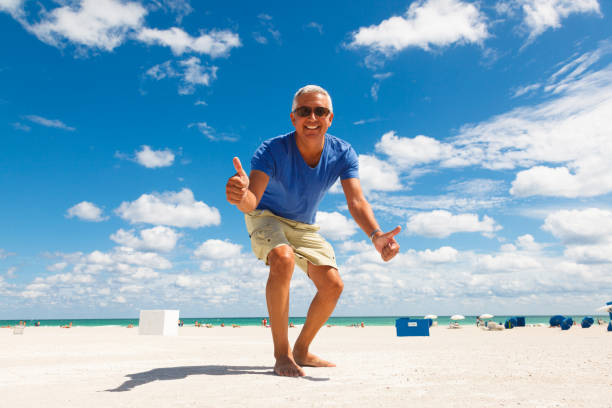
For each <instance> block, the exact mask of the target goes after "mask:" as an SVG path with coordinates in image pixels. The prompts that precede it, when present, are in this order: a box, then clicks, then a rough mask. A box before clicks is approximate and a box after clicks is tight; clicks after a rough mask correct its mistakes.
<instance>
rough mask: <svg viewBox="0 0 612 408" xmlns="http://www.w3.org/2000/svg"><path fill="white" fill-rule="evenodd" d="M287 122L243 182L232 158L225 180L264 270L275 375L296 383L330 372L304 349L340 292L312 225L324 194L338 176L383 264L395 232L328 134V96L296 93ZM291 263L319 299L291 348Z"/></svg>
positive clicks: (347, 150) (310, 89)
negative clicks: (383, 226)
mask: <svg viewBox="0 0 612 408" xmlns="http://www.w3.org/2000/svg"><path fill="white" fill-rule="evenodd" d="M290 117H291V123H293V126H294V127H295V131H294V132H291V133H289V134H286V135H283V136H279V137H275V138H273V139H270V140H267V141H265V142H264V143H262V145H261V146H260V147H259V148H258V149H257V151H256V152H255V154H254V155H253V158H252V160H251V174H250V175H249V176H247V174H246V172H245V171H244V170H243V169H242V165H241V163H240V159H238V158H237V157H234V167H235V169H236V174H235V175H234V176H232V177H231V178H230V179H229V180H228V182H227V185H226V196H227V200H228V201H229V202H230V203H231V204H234V205H235V206H236V207H238V209H239V210H240V211H242V212H243V213H245V223H246V227H247V231H248V233H249V236H250V237H251V246H252V248H253V252H254V253H255V255H256V256H257V257H258V258H259V259H261V260H263V261H265V262H266V264H267V265H270V274H269V276H268V282H267V284H266V300H267V304H268V313H269V316H270V326H271V328H272V330H271V331H272V340H273V342H274V357H275V358H276V364H275V365H274V372H275V373H276V374H278V375H282V376H290V377H297V376H303V375H304V370H302V368H301V367H302V366H310V367H335V365H334V364H333V363H331V362H329V361H325V360H323V359H321V358H319V357H317V356H315V355H314V354H312V353H310V351H309V347H310V344H311V343H312V340H313V339H314V337H315V335H316V334H317V332H318V331H319V329H320V328H321V326H323V324H325V322H326V321H327V319H328V318H329V316H330V315H331V313H332V311H333V310H334V308H335V306H336V303H337V301H338V298H339V297H340V293H341V292H342V289H343V283H342V279H340V275H339V274H338V268H337V266H336V259H335V255H334V250H333V248H332V247H331V245H330V244H329V243H328V242H327V241H325V239H324V238H323V237H322V236H321V235H319V233H318V232H317V231H318V229H319V227H318V226H316V225H314V219H315V215H316V211H317V208H318V206H319V203H320V201H321V199H322V198H323V196H324V195H325V193H326V192H327V190H329V188H330V187H331V186H332V185H333V184H334V183H335V182H336V180H337V179H338V178H340V180H341V184H342V188H343V190H344V194H345V196H346V201H347V203H348V208H349V211H350V213H351V215H352V216H353V218H354V219H355V221H356V222H357V224H359V226H360V227H361V228H362V229H363V231H364V232H365V233H366V234H367V235H368V236H369V237H370V239H371V240H372V243H373V244H374V247H375V248H376V250H377V251H378V252H379V253H380V255H381V257H382V259H383V260H385V261H388V260H390V259H391V258H393V257H394V256H395V255H396V254H397V253H398V251H399V245H398V243H397V242H396V241H395V239H394V236H395V235H397V234H398V233H399V232H400V230H401V228H400V227H399V226H398V227H396V228H395V229H394V230H393V231H390V232H387V233H383V232H382V231H381V230H380V228H379V225H378V223H377V222H376V219H375V218H374V213H373V212H372V208H371V207H370V204H369V203H368V202H367V201H366V199H365V197H364V195H363V192H362V190H361V184H360V182H359V178H358V169H359V163H358V158H357V154H356V153H355V151H354V150H353V148H352V147H351V146H350V145H349V144H348V143H347V142H345V141H343V140H341V139H338V138H336V137H334V136H332V135H329V134H327V129H328V128H329V126H330V125H331V123H332V119H333V118H334V113H333V106H332V101H331V97H330V96H329V94H328V93H327V91H326V90H324V89H323V88H321V87H319V86H315V85H307V86H305V87H303V88H301V89H300V90H298V91H297V92H296V94H295V96H294V98H293V104H292V108H291V114H290ZM296 263H297V265H298V266H299V267H300V268H301V269H303V270H304V271H305V272H306V273H307V275H308V277H309V278H310V279H311V280H312V281H313V283H314V284H315V286H316V288H317V294H316V295H315V297H314V299H313V300H312V303H311V304H310V308H309V310H308V315H307V316H306V321H305V322H304V326H303V328H302V331H301V332H300V335H299V336H298V338H297V340H296V342H295V345H294V346H293V349H291V346H290V345H289V340H288V329H287V322H288V320H289V285H290V282H291V276H292V274H293V269H294V266H295V264H296Z"/></svg>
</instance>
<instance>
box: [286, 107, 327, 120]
mask: <svg viewBox="0 0 612 408" xmlns="http://www.w3.org/2000/svg"><path fill="white" fill-rule="evenodd" d="M312 111H313V109H312V108H311V107H310V106H300V107H299V108H296V109H295V110H294V111H293V112H295V113H296V114H297V115H298V116H300V117H302V118H306V117H308V116H310V115H311V114H312ZM329 113H330V110H329V109H327V108H324V107H323V106H317V107H316V108H314V114H315V115H316V116H317V117H319V118H322V117H325V116H327V115H329Z"/></svg>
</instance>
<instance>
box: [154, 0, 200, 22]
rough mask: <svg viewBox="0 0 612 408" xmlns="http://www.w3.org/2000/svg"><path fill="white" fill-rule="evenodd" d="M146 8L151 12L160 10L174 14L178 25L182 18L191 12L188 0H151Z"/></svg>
mask: <svg viewBox="0 0 612 408" xmlns="http://www.w3.org/2000/svg"><path fill="white" fill-rule="evenodd" d="M148 7H150V9H151V10H157V9H159V8H161V9H162V10H164V11H166V12H170V13H173V14H175V15H176V21H177V22H178V23H180V22H181V21H182V19H183V17H185V16H188V15H189V14H191V13H192V12H193V8H192V7H191V4H189V0H153V2H152V4H149V5H148Z"/></svg>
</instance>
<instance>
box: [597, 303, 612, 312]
mask: <svg viewBox="0 0 612 408" xmlns="http://www.w3.org/2000/svg"><path fill="white" fill-rule="evenodd" d="M597 311H598V312H608V313H612V305H605V306H602V307H600V308H599V309H597Z"/></svg>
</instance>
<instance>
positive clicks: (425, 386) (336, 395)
mask: <svg viewBox="0 0 612 408" xmlns="http://www.w3.org/2000/svg"><path fill="white" fill-rule="evenodd" d="M298 331H299V328H292V329H290V336H291V338H292V339H295V337H296V336H297V334H298ZM312 351H313V352H314V353H316V354H319V355H320V356H321V357H324V358H326V359H329V360H331V361H333V362H335V363H336V364H337V365H338V367H336V368H308V367H306V368H305V371H306V375H307V376H306V377H305V378H282V377H278V376H274V375H271V374H272V365H273V359H272V342H271V335H270V330H269V329H264V328H261V327H241V328H231V327H225V328H220V327H215V328H212V329H207V328H195V327H182V328H181V329H180V330H179V336H178V337H160V336H139V335H138V329H137V328H135V329H127V328H123V327H73V328H71V329H60V328H55V327H28V328H26V329H25V332H24V334H23V335H22V336H19V335H13V331H12V330H11V329H0V395H1V397H0V406H1V407H3V408H12V407H28V408H30V407H44V408H53V407H85V408H97V407H100V408H101V407H105V408H106V407H233V406H240V407H259V406H264V407H273V406H297V407H303V406H307V407H394V406H397V407H498V406H504V407H519V406H520V407H612V333H608V332H606V331H605V326H594V327H591V328H590V329H581V328H580V327H573V328H571V329H570V330H569V331H561V330H560V329H549V328H544V327H526V328H516V329H513V330H506V331H502V332H484V331H481V330H479V329H477V328H476V327H464V328H462V329H459V330H448V329H446V328H445V327H437V328H436V327H434V328H432V330H431V336H430V337H396V336H395V328H394V327H366V328H351V327H331V328H327V327H324V328H323V329H321V332H320V333H319V335H318V337H317V338H316V339H315V343H314V344H313V347H312Z"/></svg>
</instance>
